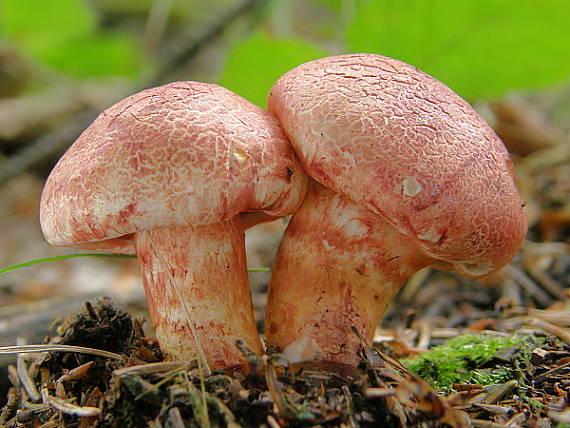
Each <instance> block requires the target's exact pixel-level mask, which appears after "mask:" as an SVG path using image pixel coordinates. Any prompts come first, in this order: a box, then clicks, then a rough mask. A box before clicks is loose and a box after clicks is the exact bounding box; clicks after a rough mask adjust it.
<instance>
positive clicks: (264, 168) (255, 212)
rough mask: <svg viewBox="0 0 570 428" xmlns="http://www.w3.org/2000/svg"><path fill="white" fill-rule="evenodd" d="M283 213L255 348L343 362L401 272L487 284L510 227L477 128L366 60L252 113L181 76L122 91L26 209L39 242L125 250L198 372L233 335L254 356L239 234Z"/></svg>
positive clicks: (333, 65) (515, 210) (514, 217)
mask: <svg viewBox="0 0 570 428" xmlns="http://www.w3.org/2000/svg"><path fill="white" fill-rule="evenodd" d="M288 215H292V218H291V221H290V222H289V224H288V227H287V229H286V231H285V234H284V236H283V239H282V242H281V246H280V248H279V251H278V254H277V258H276V261H275V265H274V267H273V270H272V278H271V282H270V285H269V295H268V306H267V316H266V323H265V325H266V332H265V334H266V336H265V337H266V344H267V346H268V347H271V349H276V350H280V351H283V350H286V349H288V347H294V346H297V345H299V344H305V345H306V344H310V347H311V349H312V350H313V352H312V354H311V358H312V359H316V360H326V361H334V362H337V363H345V364H350V365H356V364H358V361H359V357H358V353H357V351H358V347H359V345H360V344H361V338H360V337H364V338H365V339H366V340H367V341H368V342H371V341H372V338H373V334H374V329H375V326H376V325H377V323H378V322H379V320H380V318H381V316H382V314H383V312H384V310H385V309H386V307H387V305H388V304H389V302H390V301H391V300H392V298H393V296H394V295H395V293H396V292H397V291H398V289H399V288H400V287H401V285H402V283H403V282H404V281H405V280H406V279H407V278H408V277H409V276H410V275H411V274H413V273H414V272H416V271H417V270H419V269H421V268H424V267H426V266H432V267H435V268H439V269H446V270H455V271H457V272H459V273H461V274H463V275H465V276H467V277H470V278H478V277H481V276H484V275H488V274H491V273H493V272H495V271H497V270H499V269H500V268H501V267H503V266H504V265H505V264H506V263H507V262H508V261H509V260H510V259H511V258H512V257H513V255H514V254H515V252H516V251H517V249H518V248H519V246H520V245H521V243H522V240H523V239H524V235H525V233H526V229H527V222H526V216H525V214H524V211H523V203H522V202H521V200H520V197H519V195H518V193H517V190H516V186H515V178H514V171H513V164H512V161H511V159H510V157H509V154H508V152H507V150H506V148H505V147H504V145H503V144H502V142H501V141H500V140H499V138H498V137H497V136H496V135H495V133H494V132H493V131H492V130H491V128H490V127H489V126H488V125H487V124H486V123H485V122H484V121H483V120H482V119H481V118H480V117H479V116H478V115H477V114H476V113H475V112H474V110H473V109H472V108H471V107H470V106H469V104H468V103H467V102H465V101H464V100H463V99H461V98H460V97H459V96H458V95H456V94H455V93H454V92H453V91H451V90H450V89H449V88H448V87H446V86H445V85H443V84H442V83H441V82H439V81H437V80H436V79H434V78H432V77H430V76H428V75H427V74H425V73H423V72H421V71H419V70H417V69H416V68H414V67H412V66H410V65H408V64H405V63H402V62H400V61H397V60H395V59H391V58H387V57H382V56H378V55H372V54H354V55H341V56H334V57H328V58H323V59H320V60H316V61H312V62H309V63H306V64H302V65H300V66H299V67H297V68H295V69H293V70H291V71H290V72H288V73H287V74H285V75H284V76H282V77H281V78H280V79H279V80H278V81H277V82H276V83H275V85H274V86H273V88H272V89H271V92H270V94H269V99H268V111H265V110H263V109H261V108H259V107H257V106H255V105H253V104H251V103H250V102H248V101H246V100H245V99H243V98H241V97H240V96H238V95H236V94H234V93H232V92H231V91H229V90H227V89H224V88H222V87H220V86H217V85H213V84H205V83H197V82H175V83H171V84H168V85H164V86H161V87H157V88H152V89H148V90H145V91H142V92H140V93H137V94H135V95H132V96H130V97H128V98H126V99H124V100H122V101H120V102H118V103H117V104H115V105H114V106H112V107H110V108H109V109H107V110H106V111H104V112H103V113H102V114H101V115H100V116H99V117H98V118H97V119H96V120H95V121H94V122H93V123H92V124H91V125H90V126H89V128H87V129H86V130H85V131H84V132H83V134H82V135H81V136H80V137H79V138H78V139H77V141H75V143H74V144H73V145H72V146H71V148H70V149H69V150H68V151H67V152H66V154H65V155H64V156H63V157H62V158H61V159H60V161H59V163H58V164H57V165H56V166H55V168H54V169H53V171H52V172H51V174H50V176H49V178H48V180H47V183H46V185H45V188H44V191H43V194H42V199H41V225H42V229H43V232H44V234H45V236H46V239H47V240H48V241H49V242H50V243H51V244H53V245H58V246H70V247H75V248H79V249H86V250H87V249H88V250H96V251H102V252H108V253H120V254H136V256H137V258H138V261H139V263H140V268H141V272H142V276H143V283H144V287H145V293H146V296H147V300H148V306H149V310H150V316H151V319H152V322H153V324H154V326H155V328H156V336H157V338H158V341H159V343H160V345H161V348H162V350H163V352H164V354H165V355H166V356H167V358H169V359H193V358H198V359H199V360H200V361H202V362H203V363H204V364H207V366H208V367H210V368H211V369H223V368H228V367H231V366H239V365H243V364H244V356H243V354H242V352H241V351H240V350H239V349H238V348H237V347H236V341H237V340H238V339H240V340H242V341H243V342H244V343H245V344H246V345H247V346H248V347H249V348H250V349H252V350H253V351H254V352H256V353H258V354H262V353H263V352H264V348H263V346H262V344H261V341H260V339H259V335H258V332H257V329H256V325H255V321H254V316H253V310H252V301H251V294H250V290H249V286H248V279H247V265H246V257H245V247H244V230H245V229H247V228H249V227H253V226H255V225H256V224H258V223H260V222H264V221H270V220H274V219H276V218H279V217H283V216H288ZM355 330H356V331H357V332H358V334H357V333H355ZM359 336H360V337H359ZM289 349H291V348H289Z"/></svg>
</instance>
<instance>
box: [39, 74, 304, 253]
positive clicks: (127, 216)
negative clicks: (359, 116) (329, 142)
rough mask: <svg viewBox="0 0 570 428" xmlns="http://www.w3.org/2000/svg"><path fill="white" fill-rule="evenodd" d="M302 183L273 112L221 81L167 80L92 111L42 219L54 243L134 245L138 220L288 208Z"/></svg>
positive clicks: (162, 222) (183, 222)
mask: <svg viewBox="0 0 570 428" xmlns="http://www.w3.org/2000/svg"><path fill="white" fill-rule="evenodd" d="M306 185H307V178H306V175H305V174H304V173H303V172H302V170H301V168H300V165H299V163H298V161H297V159H296V157H295V155H294V152H293V150H292V149H291V146H290V145H289V143H288V141H287V139H286V137H285V135H284V134H283V131H282V129H281V127H280V125H279V123H278V122H277V120H276V119H275V118H274V117H272V116H270V115H269V114H267V113H266V112H265V111H264V110H263V109H261V108H259V107H257V106H255V105H254V104H252V103H250V102H248V101H246V100H245V99H243V98H241V97H240V96H238V95H236V94H234V93H233V92H231V91H229V90H227V89H224V88H222V87H220V86H217V85H212V84H205V83H198V82H175V83H171V84H168V85H164V86H161V87H157V88H152V89H148V90H145V91H142V92H139V93H137V94H134V95H132V96H130V97H128V98H125V99H124V100H122V101H119V102H118V103H117V104H115V105H113V106H112V107H110V108H109V109H107V110H106V111H104V112H103V113H101V114H100V115H99V117H98V118H97V119H96V120H95V121H94V122H93V123H92V124H91V125H90V126H89V127H88V128H87V129H86V130H85V131H84V132H83V134H81V136H80V137H79V138H78V139H77V140H76V141H75V143H74V144H73V146H72V147H71V148H70V149H69V150H68V151H67V152H66V153H65V155H64V156H63V157H62V158H61V159H60V161H59V162H58V163H57V165H56V166H55V167H54V169H53V171H52V172H51V174H50V176H49V178H48V180H47V182H46V185H45V187H44V191H43V193H42V198H41V204H40V220H41V225H42V230H43V232H44V235H45V237H46V239H47V240H48V241H49V242H50V243H51V244H53V245H61V246H73V247H79V248H84V249H91V250H101V251H108V252H116V253H131V254H133V253H134V249H133V244H132V234H133V233H134V232H136V231H139V230H148V229H154V228H164V227H170V226H200V225H207V224H212V223H216V222H220V221H224V220H229V219H230V218H232V217H234V216H235V215H237V214H238V213H240V212H244V211H255V210H259V211H263V212H265V213H266V214H269V215H272V216H282V215H287V214H290V213H292V212H294V211H295V209H296V208H297V207H298V205H299V204H300V203H301V202H302V198H303V196H304V192H305V189H306ZM99 241H101V242H99Z"/></svg>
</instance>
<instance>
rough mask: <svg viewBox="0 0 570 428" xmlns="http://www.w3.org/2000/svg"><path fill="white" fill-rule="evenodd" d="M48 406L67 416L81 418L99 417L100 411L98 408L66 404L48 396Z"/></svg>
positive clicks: (59, 399)
mask: <svg viewBox="0 0 570 428" xmlns="http://www.w3.org/2000/svg"><path fill="white" fill-rule="evenodd" d="M48 404H49V405H50V406H51V407H53V408H54V409H56V410H59V411H60V412H63V413H65V414H67V415H72V416H78V417H81V418H89V417H94V416H100V415H101V409H99V408H98V407H89V406H85V407H81V406H78V405H76V404H72V403H68V402H67V401H65V400H62V399H61V398H57V397H53V396H51V395H50V396H49V397H48Z"/></svg>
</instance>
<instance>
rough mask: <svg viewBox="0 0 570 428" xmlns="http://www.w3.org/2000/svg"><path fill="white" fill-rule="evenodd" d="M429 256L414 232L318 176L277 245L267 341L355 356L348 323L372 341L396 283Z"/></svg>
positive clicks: (352, 359)
mask: <svg viewBox="0 0 570 428" xmlns="http://www.w3.org/2000/svg"><path fill="white" fill-rule="evenodd" d="M428 264H429V259H428V258H427V257H425V256H423V255H422V254H421V253H420V252H419V250H418V247H417V244H416V243H415V242H414V240H413V239H412V238H409V237H405V236H403V235H401V234H400V233H399V232H398V231H397V230H396V229H394V227H393V226H391V225H390V224H389V223H388V222H386V221H385V220H383V219H382V218H380V217H378V216H377V215H374V214H372V213H370V212H368V211H367V210H365V209H363V208H361V207H360V206H358V205H356V204H355V203H354V202H352V201H351V200H349V199H347V198H345V197H343V196H341V195H339V194H336V193H334V192H332V191H330V190H327V189H325V188H324V187H322V186H320V185H319V184H315V185H314V186H313V188H312V189H311V192H310V193H309V195H308V196H307V198H306V200H305V202H304V204H303V206H302V207H301V208H300V210H299V211H298V212H297V213H296V214H295V215H294V216H293V218H292V219H291V222H290V223H289V225H288V227H287V230H286V231H285V235H284V237H283V240H282V241H281V246H280V248H279V252H278V253H277V258H276V261H275V266H274V268H273V273H272V278H271V284H270V287H269V297H268V306H267V315H266V323H265V325H266V342H267V345H268V347H270V346H272V347H276V348H278V349H280V350H284V349H285V348H287V347H288V346H290V345H291V346H290V347H289V350H291V349H293V348H296V347H298V346H299V344H305V345H306V346H305V348H307V347H309V348H310V349H312V355H311V359H316V360H319V359H320V360H328V361H335V362H340V363H346V364H351V365H356V364H358V362H359V357H358V354H357V351H358V347H359V345H360V343H361V340H360V338H359V337H358V335H357V334H355V333H354V331H353V329H356V330H357V331H358V332H359V334H360V335H361V336H362V337H364V338H365V340H366V341H368V343H369V344H371V342H372V339H373V336H374V330H375V327H376V325H377V324H378V322H379V321H380V318H381V316H382V314H383V313H384V311H385V309H386V307H387V306H388V304H389V303H390V301H391V300H392V298H393V297H394V295H395V294H396V292H397V291H398V290H399V288H400V286H401V284H402V283H403V282H404V281H405V280H406V279H407V278H408V277H409V276H410V275H411V274H412V273H414V272H416V271H417V270H419V269H421V268H422V267H424V266H427V265H428ZM303 352H304V353H305V357H306V355H307V349H305V350H304V351H303Z"/></svg>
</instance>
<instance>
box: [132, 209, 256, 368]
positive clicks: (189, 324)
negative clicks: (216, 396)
mask: <svg viewBox="0 0 570 428" xmlns="http://www.w3.org/2000/svg"><path fill="white" fill-rule="evenodd" d="M135 248H136V251H137V257H138V258H139V263H140V266H141V271H142V276H143V283H144V288H145V293H146V297H147V301H148V304H149V311H150V317H151V319H152V322H153V325H154V326H155V328H156V336H157V338H158V341H159V343H160V346H161V348H162V350H163V352H164V353H165V355H166V357H167V358H168V359H171V360H190V359H194V358H202V359H204V358H205V360H206V361H207V363H208V366H209V368H210V369H220V368H226V367H230V366H234V365H240V364H243V363H244V361H245V358H244V357H243V354H242V353H241V352H240V351H239V350H238V348H237V347H236V345H235V341H236V340H237V339H241V340H243V341H244V342H245V343H246V344H247V346H249V348H250V349H252V350H253V351H254V352H256V353H258V354H261V353H262V352H263V351H262V346H261V343H260V340H259V336H258V333H257V329H256V325H255V319H254V315H253V305H252V301H251V293H250V290H249V284H248V278H247V265H246V259H245V246H244V235H243V229H242V227H241V225H240V220H239V218H238V217H236V218H234V219H232V220H230V221H227V222H224V223H217V224H214V225H209V226H201V227H195V228H191V227H176V228H168V229H155V230H149V231H144V232H138V233H136V235H135Z"/></svg>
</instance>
